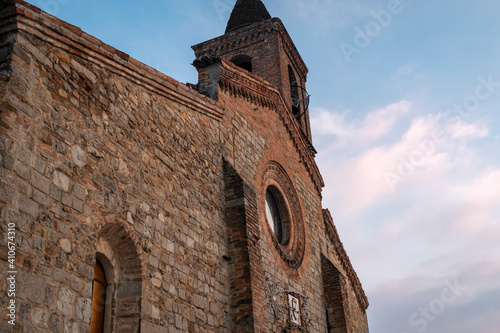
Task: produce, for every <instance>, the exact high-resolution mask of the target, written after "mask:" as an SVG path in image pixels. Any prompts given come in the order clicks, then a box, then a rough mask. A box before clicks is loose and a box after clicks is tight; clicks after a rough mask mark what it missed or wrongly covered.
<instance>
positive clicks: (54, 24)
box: [0, 0, 222, 120]
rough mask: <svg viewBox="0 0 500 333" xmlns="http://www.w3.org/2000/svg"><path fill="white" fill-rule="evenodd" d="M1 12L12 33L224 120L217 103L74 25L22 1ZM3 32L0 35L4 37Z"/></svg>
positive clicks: (13, 2)
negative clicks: (41, 42)
mask: <svg viewBox="0 0 500 333" xmlns="http://www.w3.org/2000/svg"><path fill="white" fill-rule="evenodd" d="M0 9H2V11H1V13H0V22H7V23H10V24H9V26H8V28H9V29H10V30H17V31H18V32H23V33H26V34H28V35H32V36H35V37H37V38H39V39H40V40H43V41H44V42H45V43H47V44H51V45H53V46H54V47H57V48H59V49H61V50H64V51H66V52H67V53H69V54H72V55H74V56H77V57H79V58H82V59H85V60H87V61H90V62H92V63H94V64H96V65H98V66H100V67H104V68H106V69H108V70H109V71H111V72H113V73H114V74H116V75H119V76H122V77H125V78H127V79H128V80H130V81H131V82H134V83H136V84H138V85H140V86H142V87H144V88H146V89H148V90H150V91H152V92H154V93H157V94H159V95H161V96H164V97H166V98H169V99H172V100H175V101H177V102H178V103H180V104H182V105H184V106H187V107H190V108H192V109H193V110H195V111H197V112H200V113H203V114H205V115H207V116H209V117H211V118H214V119H217V120H219V119H221V118H222V108H221V106H220V105H219V104H218V103H217V102H216V101H214V100H212V99H210V98H207V97H206V96H204V95H202V94H200V93H198V92H197V91H195V90H194V89H191V88H190V87H188V86H187V85H185V84H182V83H180V82H178V81H176V80H174V79H172V78H171V77H169V76H167V75H165V74H163V73H161V72H159V71H157V70H156V69H154V68H152V67H150V66H147V65H145V64H143V63H141V62H139V61H137V60H136V59H134V58H131V57H130V56H129V55H128V54H126V53H124V52H122V51H119V50H117V49H115V48H113V47H111V46H109V45H107V44H105V43H103V42H102V41H100V40H99V39H97V38H95V37H93V36H90V35H88V34H86V33H85V32H83V31H82V30H81V29H80V28H78V27H76V26H74V25H71V24H69V23H67V22H64V21H62V20H60V19H58V18H56V17H54V16H52V15H50V14H48V13H45V12H43V11H41V10H40V9H39V8H37V7H35V6H33V5H31V4H29V3H26V2H24V1H20V0H13V1H8V4H7V5H4V8H0ZM4 29H5V28H4ZM4 29H2V31H0V33H4V32H5V31H3V30H4Z"/></svg>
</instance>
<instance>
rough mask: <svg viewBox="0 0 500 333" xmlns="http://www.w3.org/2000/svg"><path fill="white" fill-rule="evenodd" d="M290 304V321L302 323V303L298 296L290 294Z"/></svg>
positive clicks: (297, 323)
mask: <svg viewBox="0 0 500 333" xmlns="http://www.w3.org/2000/svg"><path fill="white" fill-rule="evenodd" d="M288 306H289V309H290V321H291V322H292V323H294V324H296V325H299V326H300V325H301V321H300V303H299V300H298V298H296V297H294V296H292V295H290V294H288Z"/></svg>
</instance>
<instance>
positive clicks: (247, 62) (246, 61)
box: [231, 55, 252, 73]
mask: <svg viewBox="0 0 500 333" xmlns="http://www.w3.org/2000/svg"><path fill="white" fill-rule="evenodd" d="M231 62H232V63H233V64H235V65H236V66H238V67H241V68H243V69H246V70H247V71H249V72H250V73H251V72H252V58H250V57H249V56H247V55H238V56H236V57H234V58H233V59H231Z"/></svg>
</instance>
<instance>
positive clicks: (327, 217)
mask: <svg viewBox="0 0 500 333" xmlns="http://www.w3.org/2000/svg"><path fill="white" fill-rule="evenodd" d="M323 222H324V225H325V230H326V234H327V235H328V239H329V240H330V243H331V244H332V245H333V248H334V249H335V253H336V254H337V255H338V257H339V260H340V263H341V265H342V268H343V269H344V271H345V272H346V274H347V277H348V278H349V280H350V281H351V285H352V287H353V288H354V292H355V293H356V298H357V300H358V303H359V305H360V306H361V309H363V311H365V310H366V309H367V308H368V305H369V302H368V298H367V297H366V295H365V292H364V290H363V286H362V285H361V282H360V281H359V278H358V275H357V274H356V271H355V270H354V268H353V267H352V264H351V260H350V259H349V256H348V255H347V252H346V251H345V249H344V245H343V244H342V242H341V241H340V237H339V234H338V232H337V228H336V227H335V224H334V223H333V218H332V215H331V214H330V211H329V210H328V209H324V210H323Z"/></svg>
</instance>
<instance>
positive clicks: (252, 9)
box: [226, 0, 271, 34]
mask: <svg viewBox="0 0 500 333" xmlns="http://www.w3.org/2000/svg"><path fill="white" fill-rule="evenodd" d="M270 18H271V15H270V14H269V12H268V11H267V9H266V6H264V4H263V3H262V1H261V0H238V1H236V5H234V9H233V12H232V13H231V17H230V18H229V22H228V23H227V28H226V34H227V33H229V32H232V31H235V30H238V29H240V28H243V27H246V26H248V25H252V24H254V23H258V22H262V21H265V20H267V19H270Z"/></svg>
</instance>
